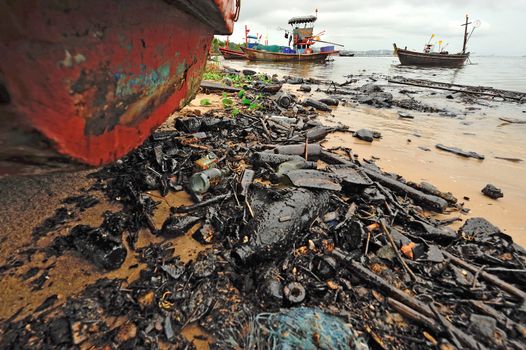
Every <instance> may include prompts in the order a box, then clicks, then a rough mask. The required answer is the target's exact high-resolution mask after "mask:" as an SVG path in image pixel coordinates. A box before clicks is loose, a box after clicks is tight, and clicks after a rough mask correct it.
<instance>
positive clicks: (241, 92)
mask: <svg viewBox="0 0 526 350" xmlns="http://www.w3.org/2000/svg"><path fill="white" fill-rule="evenodd" d="M237 96H238V97H239V98H243V96H245V90H243V89H241V90H240V91H239V92H238V93H237Z"/></svg>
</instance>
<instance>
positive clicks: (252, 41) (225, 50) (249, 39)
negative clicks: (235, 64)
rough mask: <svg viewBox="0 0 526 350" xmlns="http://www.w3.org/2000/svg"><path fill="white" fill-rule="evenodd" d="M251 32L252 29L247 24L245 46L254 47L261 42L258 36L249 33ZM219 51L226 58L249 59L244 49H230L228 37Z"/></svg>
mask: <svg viewBox="0 0 526 350" xmlns="http://www.w3.org/2000/svg"><path fill="white" fill-rule="evenodd" d="M249 32H250V29H248V27H247V26H246V25H245V46H246V47H248V48H251V47H254V46H256V45H258V44H259V42H258V40H259V38H258V36H257V35H256V36H254V35H248V33H249ZM219 52H221V55H223V57H224V58H225V60H245V59H247V56H246V55H245V53H244V52H243V51H238V50H231V49H230V41H229V38H228V37H227V39H226V43H225V47H220V48H219Z"/></svg>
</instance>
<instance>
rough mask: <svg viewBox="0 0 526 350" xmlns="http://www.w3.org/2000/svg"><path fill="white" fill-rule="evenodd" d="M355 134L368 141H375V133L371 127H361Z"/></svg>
mask: <svg viewBox="0 0 526 350" xmlns="http://www.w3.org/2000/svg"><path fill="white" fill-rule="evenodd" d="M353 136H354V137H357V138H359V139H360V140H363V141H367V142H373V140H374V134H373V132H372V131H371V130H369V129H360V130H358V131H356V132H355V133H354V135H353Z"/></svg>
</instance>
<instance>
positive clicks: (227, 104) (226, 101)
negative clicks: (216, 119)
mask: <svg viewBox="0 0 526 350" xmlns="http://www.w3.org/2000/svg"><path fill="white" fill-rule="evenodd" d="M221 102H222V103H223V107H225V108H227V107H231V106H232V105H233V104H234V101H232V100H231V99H229V98H228V97H225V98H223V99H222V100H221Z"/></svg>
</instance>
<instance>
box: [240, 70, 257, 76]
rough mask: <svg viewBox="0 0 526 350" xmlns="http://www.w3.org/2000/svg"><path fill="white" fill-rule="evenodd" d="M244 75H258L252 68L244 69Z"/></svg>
mask: <svg viewBox="0 0 526 350" xmlns="http://www.w3.org/2000/svg"><path fill="white" fill-rule="evenodd" d="M243 75H256V71H253V70H252V69H243Z"/></svg>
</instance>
